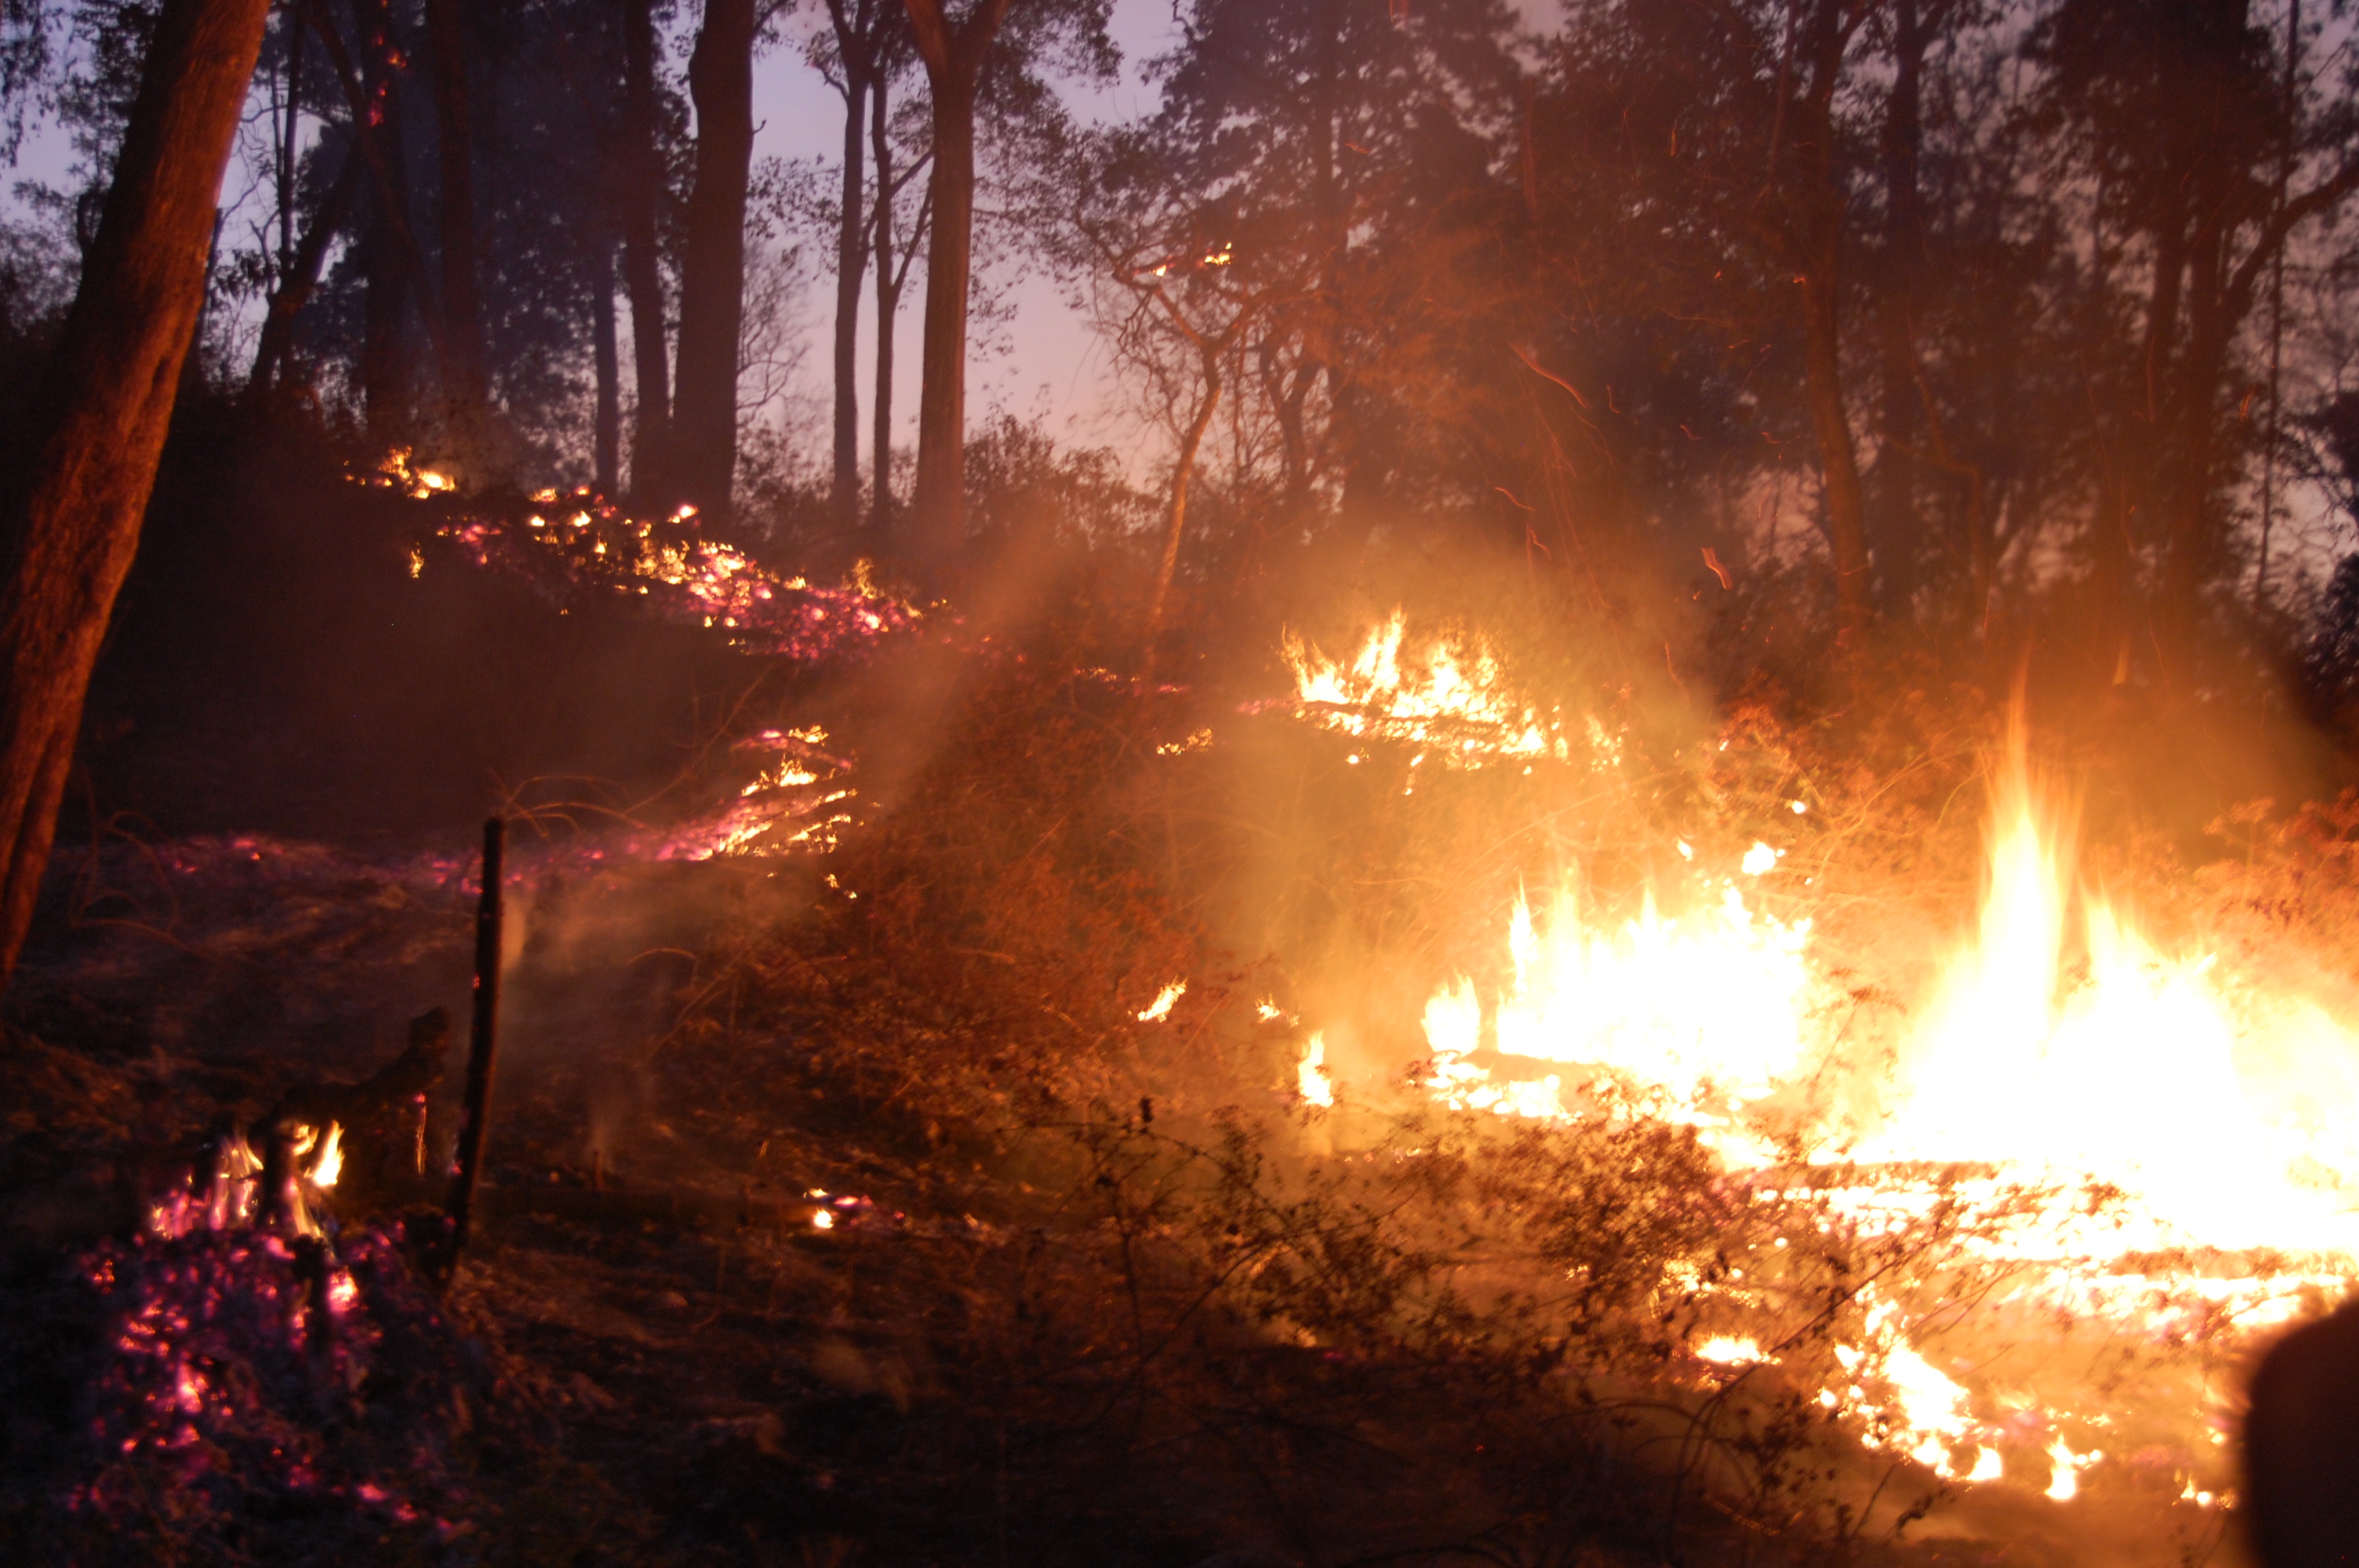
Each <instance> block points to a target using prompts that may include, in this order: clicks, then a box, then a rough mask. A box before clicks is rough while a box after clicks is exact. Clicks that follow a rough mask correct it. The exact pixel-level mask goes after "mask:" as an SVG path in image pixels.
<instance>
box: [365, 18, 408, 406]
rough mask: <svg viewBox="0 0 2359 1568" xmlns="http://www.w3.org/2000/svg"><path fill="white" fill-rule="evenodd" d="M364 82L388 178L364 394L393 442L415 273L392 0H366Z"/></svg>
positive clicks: (371, 274)
mask: <svg viewBox="0 0 2359 1568" xmlns="http://www.w3.org/2000/svg"><path fill="white" fill-rule="evenodd" d="M361 28H362V51H363V52H362V59H361V73H362V74H361V90H362V96H363V98H364V101H365V104H366V113H367V114H368V115H370V116H371V119H370V120H369V122H368V123H367V124H365V125H364V128H363V129H362V130H361V133H360V134H361V135H363V136H364V137H365V138H366V139H367V140H368V142H369V144H370V146H372V147H373V148H374V149H375V157H376V160H377V163H378V166H379V172H380V175H381V178H379V179H377V180H376V181H375V185H374V187H373V189H371V190H370V191H369V220H368V230H367V232H366V233H365V234H364V235H363V236H362V241H361V245H362V273H363V277H364V282H365V285H366V287H367V295H368V297H367V299H366V301H365V303H364V306H363V323H362V332H363V341H362V346H361V396H362V401H363V404H364V408H365V411H366V413H367V416H368V429H369V436H370V438H372V439H374V440H376V441H379V442H382V443H386V444H388V445H389V444H391V443H393V442H396V441H399V440H402V439H404V438H406V437H407V435H408V427H409V345H408V341H407V336H406V334H405V332H404V330H403V328H404V325H405V322H406V319H407V311H406V310H405V308H404V306H405V303H406V301H407V299H408V295H409V291H410V287H411V284H412V282H413V278H412V269H411V267H410V265H409V264H410V259H411V258H410V254H409V246H408V244H407V243H405V242H406V241H407V240H408V233H409V226H408V200H409V191H408V177H407V173H406V170H405V167H404V159H403V157H402V151H401V130H400V115H399V113H398V108H399V100H398V96H397V93H396V92H395V84H394V79H393V73H394V70H395V66H394V60H395V56H396V46H395V43H394V40H393V36H392V35H393V16H392V12H391V8H390V6H389V5H388V4H387V0H363V4H362V6H361Z"/></svg>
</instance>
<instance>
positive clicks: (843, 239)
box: [833, 64, 868, 530]
mask: <svg viewBox="0 0 2359 1568" xmlns="http://www.w3.org/2000/svg"><path fill="white" fill-rule="evenodd" d="M844 70H845V74H846V77H847V78H848V80H847V81H845V83H844V94H843V214H842V217H841V221H840V226H839V228H838V230H837V232H836V241H835V481H834V487H833V501H834V503H835V516H836V521H837V522H838V523H839V524H842V525H843V527H844V528H845V529H846V530H850V529H852V528H854V527H856V526H858V524H859V521H860V388H859V386H858V385H857V384H855V383H856V381H857V378H858V376H859V374H860V365H859V359H860V281H861V276H862V275H863V274H864V273H865V272H866V270H867V260H868V258H867V257H866V256H864V254H861V252H862V247H861V243H860V240H861V232H862V228H863V222H862V214H861V200H860V198H861V187H862V183H863V172H862V165H863V163H864V157H863V148H862V146H861V139H860V138H861V135H862V133H863V132H864V130H865V129H866V128H867V127H866V126H865V125H864V124H862V120H863V118H864V113H863V112H864V110H865V109H866V108H867V103H866V99H867V92H866V83H865V82H864V81H862V80H860V79H858V78H852V77H851V67H850V66H849V65H848V64H847V65H846V66H845V68H844Z"/></svg>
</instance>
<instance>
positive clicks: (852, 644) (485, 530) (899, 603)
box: [361, 449, 926, 664]
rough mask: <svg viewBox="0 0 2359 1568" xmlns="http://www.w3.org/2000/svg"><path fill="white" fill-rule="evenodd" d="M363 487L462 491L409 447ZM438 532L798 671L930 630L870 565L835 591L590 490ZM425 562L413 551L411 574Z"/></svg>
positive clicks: (537, 579) (549, 587) (692, 525)
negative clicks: (420, 465)
mask: <svg viewBox="0 0 2359 1568" xmlns="http://www.w3.org/2000/svg"><path fill="white" fill-rule="evenodd" d="M361 482H363V483H366V484H371V485H374V486H377V487H381V488H386V489H391V490H395V491H397V492H400V493H402V494H406V495H408V496H409V497H410V498H412V499H414V500H418V501H436V502H444V501H445V498H447V497H449V496H450V495H451V492H452V490H453V487H452V485H451V481H449V479H448V477H447V476H445V475H441V474H439V473H436V472H434V471H433V470H418V469H415V468H413V467H412V466H411V462H410V454H409V453H408V450H407V449H401V450H397V451H395V452H394V453H392V454H390V455H389V456H388V457H387V458H386V460H385V462H384V464H383V465H382V466H381V467H380V470H379V471H378V472H376V473H375V474H372V475H365V476H361ZM482 510H483V509H482V508H481V507H479V508H478V511H479V512H480V511H482ZM434 532H435V535H436V536H437V537H440V538H442V539H447V540H449V541H451V544H453V545H454V546H457V547H458V548H459V549H461V550H462V551H463V552H464V553H465V554H466V556H467V557H468V559H469V560H470V561H472V562H473V564H474V565H475V566H477V567H479V568H499V569H503V570H506V571H509V572H512V573H514V574H515V575H516V576H518V577H520V578H522V579H525V580H527V581H528V582H532V583H534V584H536V585H537V586H538V587H539V588H540V589H542V590H543V591H544V592H547V593H549V595H550V596H551V597H553V598H557V599H559V600H563V599H565V598H567V597H569V596H571V595H575V594H583V593H603V594H612V595H630V596H636V597H638V598H642V599H646V600H648V602H649V603H650V604H651V605H653V606H654V607H655V608H656V609H658V611H661V612H662V613H664V614H666V615H668V616H669V617H671V618H672V619H675V620H679V621H683V622H690V623H701V624H702V625H705V626H708V627H713V628H717V629H719V630H721V631H723V632H725V633H727V634H728V636H729V638H730V640H731V641H732V642H733V643H736V644H737V645H738V646H740V647H742V648H744V649H745V651H747V652H749V653H754V654H763V655H766V656H771V657H777V658H785V659H790V660H794V661H796V662H798V663H803V664H822V663H829V662H843V661H847V660H858V659H862V658H864V657H867V656H868V655H869V654H872V653H874V652H875V649H876V648H877V647H878V646H879V645H880V644H881V643H883V642H884V641H886V639H890V638H895V637H903V636H909V635H914V634H915V633H917V632H918V631H919V628H920V626H921V624H922V623H923V622H925V620H926V614H925V611H922V610H920V609H919V608H918V607H917V606H915V605H913V604H910V603H908V602H907V601H906V600H900V599H897V598H895V597H894V596H892V595H890V594H888V593H886V592H885V591H884V590H883V589H879V588H878V587H877V586H876V584H875V582H874V581H872V580H871V579H870V577H869V568H868V563H866V562H865V561H863V562H860V563H858V565H856V566H855V567H854V568H853V573H852V575H851V577H850V578H849V579H847V580H846V581H845V582H843V584H841V585H839V586H834V587H828V586H823V585H821V584H815V583H812V582H810V581H809V580H808V579H804V578H801V577H784V576H781V575H779V574H778V573H776V572H774V571H771V570H770V569H769V568H766V567H764V566H762V565H761V564H760V563H759V562H757V561H756V560H755V559H754V558H753V557H751V556H750V555H748V554H747V553H746V552H745V551H744V550H742V549H740V548H738V547H737V546H733V545H730V544H727V543H724V542H723V541H720V540H716V539H708V538H706V537H704V536H703V535H702V533H701V524H700V521H699V519H698V517H697V515H696V513H695V511H694V509H693V508H686V507H684V508H682V509H681V510H680V511H679V513H677V514H673V515H672V516H670V517H668V518H662V519H654V518H643V517H633V516H632V515H630V514H628V513H627V512H625V510H623V509H622V508H620V507H618V506H616V505H614V503H611V502H609V501H607V500H605V499H604V498H603V497H601V496H600V495H598V494H597V493H596V492H594V491H592V490H589V489H587V488H582V489H578V490H575V491H572V492H558V491H554V490H544V491H540V492H537V493H535V494H534V495H533V496H532V497H531V498H530V502H529V506H528V508H526V509H523V510H521V512H520V514H519V513H518V509H516V508H513V507H512V508H507V509H506V510H505V511H502V512H497V513H493V514H487V515H485V514H468V513H461V514H455V515H451V516H449V517H447V518H446V519H445V520H444V521H442V522H440V523H439V524H437V525H436V527H435V530H434ZM426 564H427V563H426V559H425V557H424V556H423V555H422V554H420V553H419V552H418V551H417V550H413V551H412V552H411V555H410V575H411V576H412V577H417V576H419V574H420V573H421V572H422V571H423V570H424V569H425V567H426Z"/></svg>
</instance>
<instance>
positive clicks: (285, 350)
mask: <svg viewBox="0 0 2359 1568" xmlns="http://www.w3.org/2000/svg"><path fill="white" fill-rule="evenodd" d="M298 36H300V35H298ZM362 161H363V160H362V157H361V151H360V143H359V141H358V139H357V138H356V139H355V140H354V141H353V145H352V146H350V147H347V148H346V149H345V150H344V161H343V164H342V167H341V168H338V169H337V170H336V178H335V181H334V183H332V184H331V185H330V186H329V187H328V193H327V195H326V196H325V197H324V198H322V199H321V202H320V211H318V212H316V213H315V214H313V215H312V219H311V226H310V228H308V229H306V230H304V231H303V237H302V238H301V239H300V240H299V241H298V242H296V245H295V253H294V255H293V256H292V257H291V258H290V259H289V261H288V264H287V265H286V266H285V267H283V268H282V269H281V271H280V274H279V278H278V292H277V293H276V294H274V295H272V296H271V297H270V308H269V310H268V311H267V312H266V314H265V315H264V317H263V319H262V337H261V341H260V342H258V343H257V344H255V351H254V373H253V375H252V376H251V377H249V378H248V379H247V381H246V384H245V390H246V395H247V396H249V397H257V396H260V395H263V394H264V393H266V392H268V391H269V390H270V389H271V388H272V387H273V386H274V385H276V384H277V382H278V378H279V376H280V374H281V373H283V371H284V370H285V368H286V364H287V359H288V355H289V354H291V353H293V352H294V350H295V322H296V319H297V318H299V316H301V315H302V313H303V307H304V306H306V305H309V304H310V302H311V295H312V293H313V291H315V290H316V289H317V288H318V287H320V267H321V264H322V263H324V262H325V261H326V260H327V256H328V246H329V244H330V243H332V242H333V241H334V239H335V237H336V234H337V232H339V231H341V230H342V228H343V226H344V224H345V222H346V221H347V220H349V219H350V218H351V216H352V211H353V198H354V197H356V196H358V195H359V194H360V189H361V164H362Z"/></svg>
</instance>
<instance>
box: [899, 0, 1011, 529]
mask: <svg viewBox="0 0 2359 1568" xmlns="http://www.w3.org/2000/svg"><path fill="white" fill-rule="evenodd" d="M904 3H905V4H906V5H907V6H908V12H909V23H910V27H911V28H912V29H913V30H914V31H915V32H916V34H917V38H918V54H919V58H920V59H923V60H924V61H925V64H926V81H927V84H928V85H929V87H930V88H931V89H932V92H933V107H934V168H933V173H932V178H931V180H930V182H929V205H930V206H931V207H932V209H933V225H934V232H933V235H932V237H931V240H930V242H929V245H928V247H927V251H926V328H925V331H926V338H925V348H924V351H923V355H922V365H921V371H920V380H919V388H918V481H917V488H916V493H915V494H914V495H913V496H912V497H911V501H910V511H911V513H912V514H914V531H915V537H914V538H913V539H912V541H911V543H912V544H913V545H914V546H916V548H917V553H918V555H919V557H920V560H921V562H922V563H923V564H924V565H925V566H926V567H927V568H929V570H932V571H934V572H935V573H937V574H941V573H946V572H951V571H954V570H955V569H956V568H957V566H958V564H959V560H960V557H962V555H963V554H964V553H965V547H966V326H967V294H968V290H969V288H970V287H971V286H972V284H973V268H974V100H975V84H976V81H977V80H978V79H979V78H980V76H981V74H982V70H983V60H984V55H986V54H988V53H989V52H990V50H991V45H992V40H993V39H994V38H996V37H998V34H999V26H1000V23H1001V22H1003V21H1005V20H1006V16H1007V5H1008V0H975V3H974V5H973V7H972V8H971V9H970V10H969V11H968V12H967V15H966V19H965V20H964V21H963V22H962V23H960V24H959V25H958V26H956V27H952V26H951V23H950V21H949V18H948V17H947V16H946V15H945V14H944V9H943V0H904Z"/></svg>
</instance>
